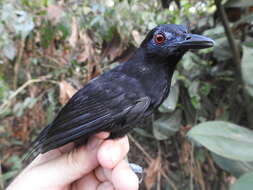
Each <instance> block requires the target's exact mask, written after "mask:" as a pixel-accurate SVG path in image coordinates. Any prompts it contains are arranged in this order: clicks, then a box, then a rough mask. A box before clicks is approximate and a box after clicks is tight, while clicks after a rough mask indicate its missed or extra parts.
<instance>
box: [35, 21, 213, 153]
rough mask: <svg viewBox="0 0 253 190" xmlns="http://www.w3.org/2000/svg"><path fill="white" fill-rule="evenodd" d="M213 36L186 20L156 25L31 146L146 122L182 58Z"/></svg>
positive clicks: (38, 149)
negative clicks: (194, 29)
mask: <svg viewBox="0 0 253 190" xmlns="http://www.w3.org/2000/svg"><path fill="white" fill-rule="evenodd" d="M213 43H214V42H213V40H211V39H210V38H206V37H203V36H200V35H194V34H189V33H188V31H187V29H186V28H185V27H184V26H181V25H174V24H164V25H160V26H157V27H156V28H154V29H153V30H151V31H150V32H149V33H148V35H147V36H146V38H145V39H144V41H143V42H142V44H141V45H140V47H139V48H138V49H137V50H136V52H135V53H134V54H133V56H132V57H131V58H130V59H129V60H128V61H126V62H125V63H122V64H120V65H119V66H117V67H115V68H114V69H112V70H111V71H109V72H106V73H104V74H102V75H101V76H98V77H97V78H95V79H93V80H91V81H90V82H89V83H88V84H87V85H85V86H84V87H83V88H82V89H80V90H79V91H78V92H77V93H76V94H75V95H74V96H73V97H72V98H71V99H70V100H69V101H68V103H67V104H66V105H65V106H64V107H63V108H62V110H61V111H60V112H59V114H58V115H57V117H56V118H55V119H54V121H53V122H52V123H51V124H49V125H48V126H47V127H46V128H44V130H42V132H41V133H40V134H39V135H38V137H37V139H36V140H35V141H34V143H33V146H32V148H31V152H32V153H35V155H36V154H38V153H45V152H47V151H49V150H52V149H54V148H57V147H60V146H62V145H64V144H66V143H69V142H72V141H83V142H86V140H87V139H88V138H89V137H90V136H91V135H93V134H95V133H98V132H101V131H108V132H110V138H119V137H122V136H124V135H125V134H126V133H127V132H128V131H129V130H131V129H132V128H133V127H136V126H138V125H141V124H142V123H143V121H144V120H145V119H147V117H149V116H151V115H152V112H153V111H154V110H155V109H156V108H157V107H158V106H159V105H160V104H161V103H162V102H163V100H164V99H165V98H166V97H167V96H168V94H169V89H170V83H171V78H172V75H173V72H174V70H175V67H176V64H177V62H178V61H179V60H180V59H181V57H182V56H183V54H184V53H185V52H186V51H187V50H188V49H191V48H194V49H200V48H207V47H211V46H213Z"/></svg>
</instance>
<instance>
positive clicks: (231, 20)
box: [0, 0, 253, 190]
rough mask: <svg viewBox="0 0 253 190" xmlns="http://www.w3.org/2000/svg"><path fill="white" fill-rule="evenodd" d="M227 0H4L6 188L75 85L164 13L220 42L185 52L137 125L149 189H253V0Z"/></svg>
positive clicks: (1, 162) (0, 77) (123, 51)
mask: <svg viewBox="0 0 253 190" xmlns="http://www.w3.org/2000/svg"><path fill="white" fill-rule="evenodd" d="M219 4H220V1H219V0H215V1H213V0H208V1H207V0H198V1H196V0H156V1H148V0H139V1H137V0H104V1H102V0H101V1H99V0H95V1H92V0H87V1H82V0H73V1H72V0H69V1H67V0H66V1H64V0H59V1H54V0H43V1H39V0H32V1H28V0H20V1H18V0H8V1H7V0H1V1H0V33H1V35H0V189H1V188H4V186H5V185H7V184H8V182H9V181H10V180H11V179H12V178H13V177H14V176H15V175H16V174H17V172H18V171H19V170H20V168H22V157H23V155H24V153H25V151H26V150H27V147H28V146H29V142H31V141H32V139H34V137H35V136H36V134H37V133H38V132H39V131H40V130H41V129H42V128H43V127H44V126H45V125H46V124H47V123H49V122H50V121H52V119H53V118H54V116H55V114H56V113H57V111H59V109H60V108H61V107H62V106H63V105H64V104H65V103H66V102H67V100H68V99H69V98H70V97H71V96H72V95H73V93H74V92H75V91H76V90H77V89H79V88H81V87H82V86H83V85H84V84H85V83H87V82H88V81H89V80H90V79H92V78H94V77H96V76H97V75H99V74H101V73H102V72H104V71H106V70H109V69H111V68H112V67H114V66H116V65H117V64H120V63H122V62H124V61H125V60H127V59H128V58H129V56H131V54H132V52H133V51H134V50H135V49H136V47H138V45H139V44H140V42H141V40H142V39H143V38H144V37H145V34H146V33H147V32H148V30H150V29H152V28H153V27H154V26H156V25H158V24H162V23H176V24H184V25H186V26H188V27H189V30H190V31H192V32H194V33H202V34H204V35H206V36H209V37H211V38H213V39H214V40H215V41H216V44H215V47H214V48H213V49H206V50H201V51H191V52H188V53H187V54H186V55H185V56H184V58H183V60H182V61H181V63H180V64H179V65H178V69H177V71H176V72H175V75H174V76H173V82H172V86H171V92H170V96H169V97H168V99H166V100H165V102H164V103H163V104H162V105H161V107H160V108H159V110H157V112H156V113H155V117H154V121H152V123H148V124H147V126H146V127H145V128H143V129H135V130H134V131H133V132H132V133H131V135H130V141H131V151H130V153H129V160H130V161H131V162H135V163H137V164H140V165H142V166H143V167H145V177H144V182H143V183H142V184H141V187H140V189H147V190H150V189H157V190H159V189H162V190H170V189H173V190H177V189H178V190H181V189H183V190H187V189H189V190H190V189H191V190H193V189H194V190H195V189H201V190H209V189H210V190H211V189H212V190H215V189H217V190H218V189H219V190H226V189H231V190H238V189H243V190H246V189H252V188H251V187H252V185H253V180H252V178H253V149H252V147H253V131H252V128H253V115H252V113H253V103H252V101H253V99H252V96H253V1H252V0H239V1H237V0H226V1H222V5H219ZM188 137H189V138H188ZM139 152H141V153H142V154H139ZM136 153H137V154H136ZM143 158H144V159H143Z"/></svg>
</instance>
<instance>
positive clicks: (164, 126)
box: [153, 110, 182, 140]
mask: <svg viewBox="0 0 253 190" xmlns="http://www.w3.org/2000/svg"><path fill="white" fill-rule="evenodd" d="M181 121H182V112H181V111H179V110H178V111H175V113H173V114H172V115H168V114H166V115H163V116H162V117H161V118H159V119H158V120H156V121H155V122H154V126H153V133H154V136H155V138H156V139H157V140H166V139H168V138H169V137H170V136H172V135H174V134H175V133H176V132H177V131H178V130H179V128H180V126H181Z"/></svg>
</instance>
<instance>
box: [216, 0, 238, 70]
mask: <svg viewBox="0 0 253 190" xmlns="http://www.w3.org/2000/svg"><path fill="white" fill-rule="evenodd" d="M215 4H216V7H217V9H218V12H219V14H220V18H221V21H222V24H223V27H224V29H225V33H226V35H227V39H228V42H229V45H230V47H231V50H232V53H233V57H234V59H233V62H234V64H235V66H236V68H237V70H238V71H239V72H240V73H241V69H240V63H241V58H240V51H239V49H238V47H237V45H236V43H235V40H234V37H233V33H232V31H231V30H230V28H229V22H228V18H227V14H226V12H225V10H224V7H223V6H222V5H221V0H215Z"/></svg>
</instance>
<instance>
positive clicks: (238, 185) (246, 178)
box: [230, 172, 253, 190]
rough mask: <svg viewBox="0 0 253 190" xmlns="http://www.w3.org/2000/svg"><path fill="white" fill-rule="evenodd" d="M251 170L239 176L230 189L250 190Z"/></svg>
mask: <svg viewBox="0 0 253 190" xmlns="http://www.w3.org/2000/svg"><path fill="white" fill-rule="evenodd" d="M252 179H253V172H249V173H246V174H244V175H243V176H242V177H240V178H239V179H238V180H237V181H236V182H235V184H234V185H233V186H232V187H231V188H230V190H252V187H253V180H252Z"/></svg>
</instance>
